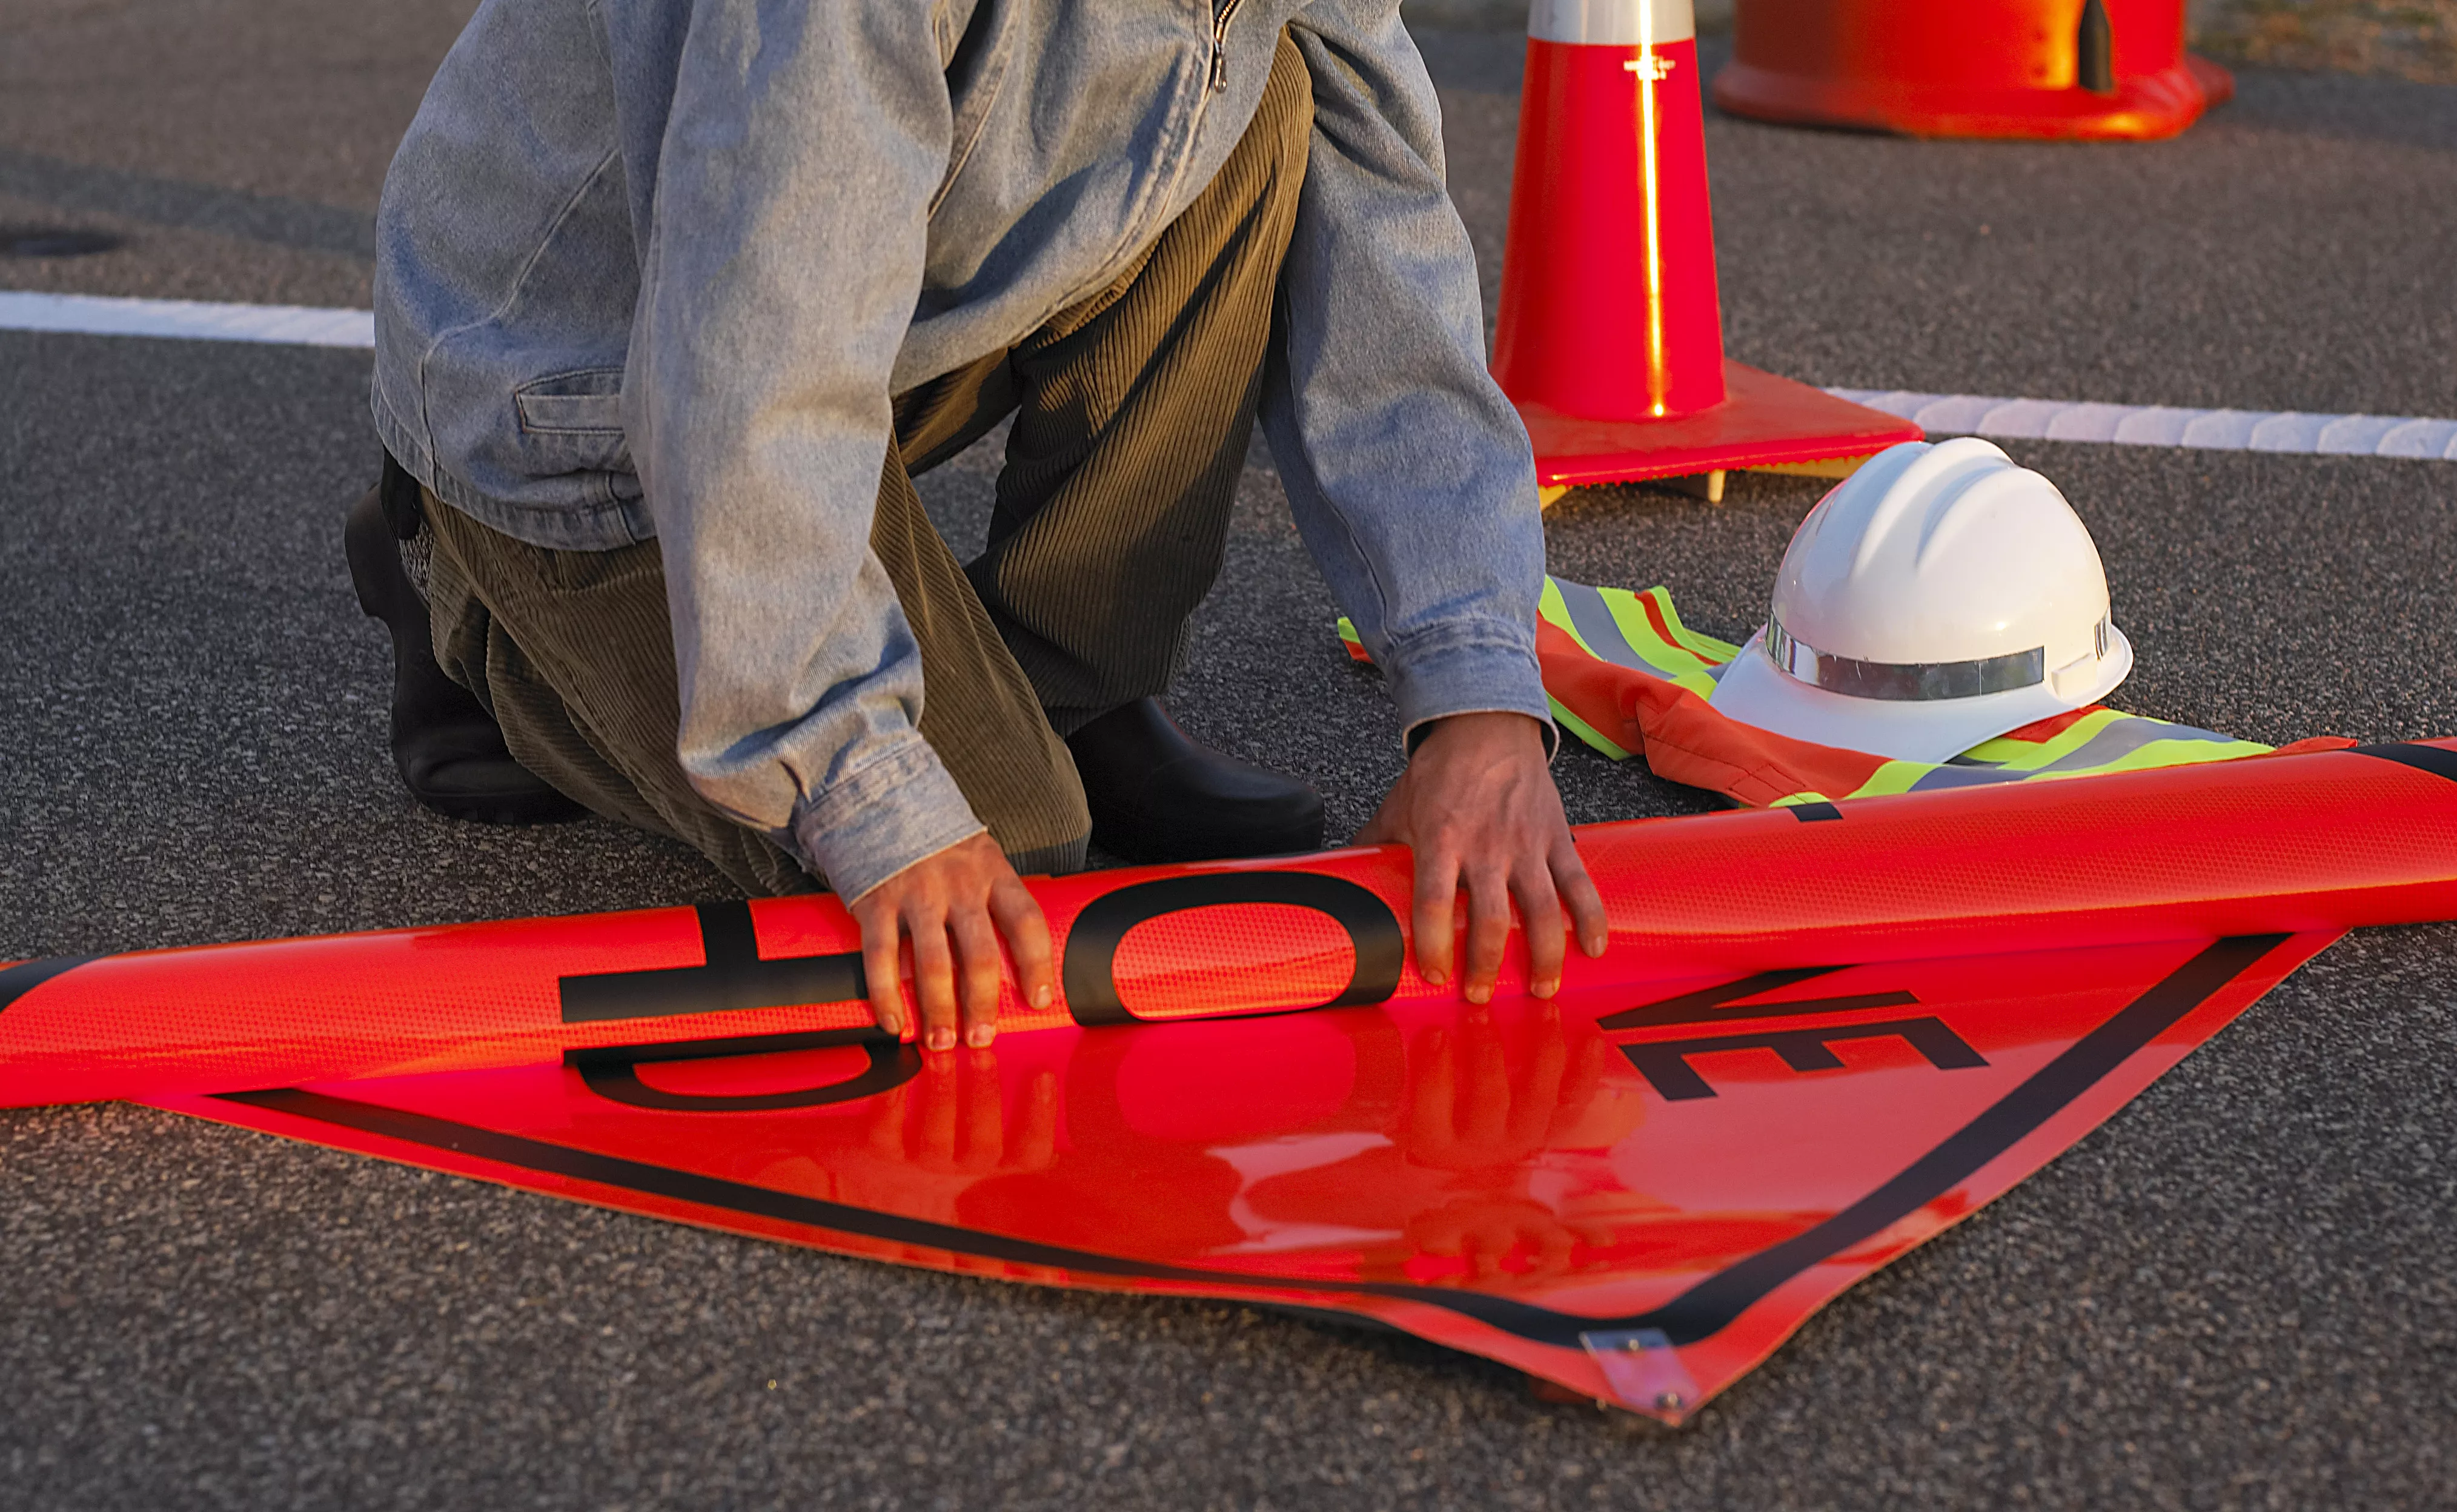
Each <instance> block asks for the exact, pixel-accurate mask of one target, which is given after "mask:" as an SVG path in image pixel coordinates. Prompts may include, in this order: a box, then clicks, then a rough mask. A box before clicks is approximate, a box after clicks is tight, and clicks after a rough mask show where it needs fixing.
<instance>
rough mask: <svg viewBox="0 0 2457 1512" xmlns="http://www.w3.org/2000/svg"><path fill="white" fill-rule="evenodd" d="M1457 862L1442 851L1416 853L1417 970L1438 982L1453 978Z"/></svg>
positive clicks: (1441, 982)
mask: <svg viewBox="0 0 2457 1512" xmlns="http://www.w3.org/2000/svg"><path fill="white" fill-rule="evenodd" d="M1457 901H1458V862H1457V860H1456V859H1455V858H1453V857H1451V856H1450V855H1448V854H1446V853H1443V852H1439V851H1419V852H1417V853H1416V901H1415V904H1414V909H1413V910H1412V914H1413V919H1412V922H1413V923H1414V928H1415V931H1416V970H1417V971H1418V972H1419V973H1420V974H1421V975H1422V976H1423V977H1424V979H1425V980H1426V981H1427V982H1429V983H1431V984H1434V985H1435V986H1437V987H1438V986H1440V985H1441V984H1443V983H1445V982H1448V981H1449V980H1450V979H1451V967H1452V965H1453V961H1452V956H1453V946H1454V945H1455V944H1456V932H1457V922H1456V920H1457V915H1456V912H1455V911H1454V910H1455V908H1456V904H1457Z"/></svg>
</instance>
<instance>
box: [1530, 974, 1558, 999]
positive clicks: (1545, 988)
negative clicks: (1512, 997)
mask: <svg viewBox="0 0 2457 1512" xmlns="http://www.w3.org/2000/svg"><path fill="white" fill-rule="evenodd" d="M1527 990H1528V991H1530V992H1533V993H1534V994H1536V995H1537V996H1538V997H1539V998H1549V997H1551V996H1552V995H1553V994H1554V993H1556V992H1559V991H1560V990H1561V983H1560V979H1559V978H1558V977H1557V978H1555V979H1554V980H1553V981H1550V982H1538V983H1537V984H1534V985H1532V986H1530V987H1529V988H1528V989H1527Z"/></svg>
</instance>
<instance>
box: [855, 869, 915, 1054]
mask: <svg viewBox="0 0 2457 1512" xmlns="http://www.w3.org/2000/svg"><path fill="white" fill-rule="evenodd" d="M868 901H869V900H866V899H865V900H864V902H865V903H867V902H868ZM854 920H855V922H857V923H858V924H860V925H861V975H862V982H863V984H864V985H866V986H867V987H869V989H870V1015H871V1017H872V1018H874V1019H877V1020H878V1026H879V1027H880V1028H882V1029H885V1030H886V1031H887V1032H888V1033H890V1034H893V1035H895V1036H896V1037H897V1038H898V1039H899V1040H900V1039H902V1038H904V1037H905V1036H906V1035H908V1034H910V1033H911V1032H912V1031H913V1025H911V1024H909V1023H908V1022H906V1020H905V1015H904V984H903V981H902V977H903V972H902V970H901V969H900V967H901V964H902V961H901V957H902V952H901V951H900V950H899V949H898V945H900V944H901V943H902V942H903V938H904V922H903V919H902V918H901V916H900V915H898V912H897V911H896V910H895V909H893V908H879V907H861V908H857V909H856V910H855V911H854Z"/></svg>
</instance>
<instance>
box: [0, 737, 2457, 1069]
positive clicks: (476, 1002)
mask: <svg viewBox="0 0 2457 1512" xmlns="http://www.w3.org/2000/svg"><path fill="white" fill-rule="evenodd" d="M1579 848H1580V855H1581V856H1582V857H1583V858H1584V859H1585V860H1586V863H1587V866H1588V869H1589V871H1590V872H1591V873H1592V875H1593V876H1594V878H1595V880H1596V882H1597V885H1598V887H1599V888H1600V890H1601V892H1602V894H1603V897H1604V900H1605V903H1606V907H1607V909H1608V911H1609V914H1610V918H1611V924H1612V938H1611V945H1610V948H1609V949H1608V950H1607V951H1606V953H1605V955H1604V956H1603V957H1602V958H1601V959H1600V960H1587V959H1585V958H1583V957H1580V956H1579V955H1577V954H1576V953H1575V952H1574V953H1573V954H1572V957H1571V960H1570V963H1569V968H1568V971H1567V973H1566V976H1565V980H1564V984H1563V985H1564V989H1565V990H1568V991H1576V990H1580V989H1585V988H1596V987H1607V986H1612V985H1614V984H1620V983H1624V982H1626V983H1640V982H1655V981H1661V980H1662V979H1664V978H1665V977H1666V976H1669V975H1677V974H1683V973H1696V974H1729V975H1744V974H1747V973H1753V972H1764V971H1772V970H1782V969H1786V968H1791V967H1805V966H1816V965H1826V964H1831V963H1836V962H1842V961H1851V962H1858V963H1868V962H1875V961H1885V960H1908V959H1912V958H1919V957H1935V956H1944V955H1957V954H1960V955H1968V954H1992V953H1999V952H2011V951H2022V950H2038V949H2054V948H2064V947H2071V946H2084V945H2114V944H2126V943H2136V942H2154V941H2162V940H2179V939H2191V938H2209V937H2217V936H2226V935H2243V934H2253V933H2272V932H2276V933H2291V932H2296V931H2307V930H2330V929H2343V928H2346V927H2351V926H2358V925H2368V924H2387V923H2407V922H2424V921H2431V920H2445V919H2450V918H2457V742H2450V741H2433V742H2417V743H2406V744H2396V745H2380V746H2368V747H2360V748H2356V749H2353V750H2347V751H2339V752H2326V753H2318V754H2310V755H2293V756H2274V757H2256V758H2251V759H2246V760H2241V761H2235V762H2229V763H2225V764H2224V765H2222V766H2205V767H2194V768H2185V769H2175V770H2166V771H2155V772H2141V773H2129V774H2121V775H2114V776H2103V777H2091V778H2088V779H2084V780H2078V781H2071V782H2044V783H2027V784H2015V785H2010V786H2004V787H1991V788H1976V789H1970V790H1964V791H1959V792H1950V793H1939V794H1929V795H1921V796H1917V797H1878V798H1869V799H1865V800H1859V801H1853V802H1847V803H1843V804H1840V805H1832V804H1808V805H1801V806H1795V807H1789V808H1782V809H1773V810H1763V811H1752V812H1743V813H1731V814H1716V815H1705V816H1700V817H1695V818H1674V819H1654V820H1639V821H1632V822H1626V823H1618V824H1604V825H1595V826H1590V827H1587V828H1584V829H1581V830H1580V832H1579ZM1031 885H1032V888H1033V891H1034V893H1035V894H1036V895H1037V896H1038V897H1039V898H1040V900H1041V902H1042V905H1043V908H1044V909H1045V910H1046V911H1047V913H1048V916H1049V922H1050V926H1051V929H1052V933H1053V935H1054V937H1055V940H1056V942H1057V945H1058V948H1059V952H1060V959H1061V963H1062V969H1061V979H1062V990H1061V996H1060V999H1059V1001H1058V1002H1057V1003H1056V1004H1055V1005H1053V1006H1052V1007H1050V1008H1047V1009H1043V1010H1037V1011H1036V1010H1034V1009H1032V1008H1031V1007H1029V1006H1028V1005H1025V1004H1024V1003H1023V1002H1022V1000H1021V999H1020V998H1018V997H1017V996H1016V994H1015V993H1014V990H1013V987H1012V984H1009V988H1008V992H1007V996H1006V1001H1005V1002H1004V1004H1003V1005H1002V1007H1001V1029H1002V1032H1004V1033H1009V1034H1012V1033H1018V1032H1030V1031H1033V1030H1036V1029H1042V1028H1050V1027H1058V1026H1063V1025H1081V1026H1084V1027H1099V1026H1102V1025H1117V1024H1127V1023H1134V1022H1148V1021H1153V1020H1162V1019H1178V1018H1225V1017H1236V1016H1243V1015H1253V1014H1273V1013H1289V1012H1300V1011H1305V1010H1309V1009H1313V1008H1322V1007H1332V1006H1350V1005H1372V1004H1379V1003H1389V1004H1404V1003H1407V1002H1410V1001H1431V1000H1447V999H1449V998H1451V997H1452V996H1454V995H1455V994H1456V986H1453V985H1444V986H1440V987H1435V986H1433V985H1431V984H1427V983H1426V982H1425V981H1424V980H1423V979H1422V978H1421V977H1420V976H1418V974H1417V973H1416V970H1415V968H1414V961H1413V952H1412V951H1410V950H1409V948H1408V945H1409V941H1408V928H1409V924H1408V921H1409V872H1408V858H1407V856H1406V855H1405V853H1404V852H1400V851H1397V850H1395V849H1393V848H1387V847H1386V848H1379V849H1364V850H1354V851H1334V852H1329V853H1325V854H1320V855H1314V856H1307V857H1298V858H1290V859H1284V860H1265V861H1249V862H1236V863H1223V864H1212V865H1203V866H1189V867H1171V868H1155V869H1142V870H1130V871H1114V872H1100V873H1092V874H1086V875H1083V876H1078V877H1071V878H1060V879H1050V880H1038V881H1035V882H1033V883H1032V884H1031ZM1522 982H1523V956H1522V955H1520V954H1519V953H1518V951H1517V950H1516V949H1515V948H1514V952H1513V960H1512V963H1511V964H1510V965H1509V966H1508V967H1506V968H1505V980H1504V982H1503V984H1502V990H1503V991H1504V992H1505V993H1507V992H1509V991H1511V990H1513V988H1514V986H1516V985H1517V984H1519V983H1522ZM864 993H865V985H864V982H863V977H862V971H861V964H860V957H859V955H858V934H857V930H856V928H855V926H854V924H853V922H852V921H851V919H850V917H849V916H848V915H847V914H846V913H845V911H844V909H843V907H842V906H841V905H840V904H839V903H838V902H836V901H835V900H834V899H832V898H827V897H823V896H818V897H809V898H795V899H773V900H761V901H754V902H751V903H748V904H742V903H722V904H711V905H706V906H703V907H701V908H698V909H690V908H669V909H656V910H649V911H644V912H637V913H621V914H603V915H593V916H587V917H580V918H568V919H547V920H528V921H520V922H502V923H485V924H466V925H454V926H449V927H441V928H426V929H406V930H395V931H387V932H383V933H377V934H361V935H342V936H333V937H327V938H321V939H309V940H294V941H283V942H270V943H262V944H238V945H215V946H204V947H196V948H190V949H179V950H164V951H150V952H140V953H135V954H130V955H118V956H106V957H100V958H93V959H52V960H44V961H34V962H28V963H20V964H17V965H14V966H10V967H6V968H0V1106H27V1105H32V1104H42V1103H62V1102H81V1101H92V1100H97V1099H105V1098H143V1097H149V1096H163V1095H174V1094H181V1093H201V1092H217V1091H237V1090H245V1089H249V1088H256V1087H289V1086H295V1085H298V1084H300V1083H304V1082H311V1081H330V1080H342V1079H355V1078H364V1077H376V1076H397V1075H406V1074H413V1073H421V1072H431V1071H443V1070H477V1069H483V1068H486V1067H506V1066H516V1065H525V1064H532V1063H535V1062H538V1061H542V1060H549V1061H550V1060H553V1059H556V1058H557V1057H559V1056H561V1055H562V1054H563V1053H564V1052H565V1051H567V1050H577V1049H583V1048H602V1047H606V1046H627V1045H645V1044H657V1043H666V1042H675V1041H686V1040H695V1039H703V1038H714V1037H741V1036H755V1035H766V1034H779V1033H794V1032H808V1031H814V1030H827V1029H857V1028H859V1027H860V1026H862V1025H867V1024H868V1023H869V1022H870V1014H869V1010H868V1007H867V1005H866V1004H865V1003H864V1001H863V997H864Z"/></svg>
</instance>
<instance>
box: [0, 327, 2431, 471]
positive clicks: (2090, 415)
mask: <svg viewBox="0 0 2457 1512" xmlns="http://www.w3.org/2000/svg"><path fill="white" fill-rule="evenodd" d="M0 331H63V332H73V333H76V334H79V335H85V336H156V337H170V338H173V339H180V340H187V341H200V342H281V343H285V344H288V345H293V346H344V347H360V348H370V347H373V346H374V345H375V344H376V321H375V316H374V314H373V313H372V312H370V311H366V310H331V309H313V308H309V307H307V306H305V305H298V304H214V303H207V302H204V301H201V300H111V299H100V298H96V297H95V296H93V295H87V294H27V293H16V292H11V291H8V290H0ZM1827 393H1829V394H1834V395H1838V396H1840V397H1841V398H1844V399H1848V400H1850V401H1852V402H1854V403H1855V404H1867V405H1868V406H1869V407H1870V408H1872V409H1882V410H1884V411H1885V412H1886V413H1888V414H1889V415H1900V416H1902V417H1903V418H1904V419H1905V420H1910V421H1913V422H1916V423H1917V424H1918V425H1920V427H1921V428H1922V429H1924V430H1926V431H1928V432H1929V433H1930V434H1931V435H1940V436H2008V437H2018V438H2022V439H2026V440H2033V441H2100V442H2113V443H2116V444H2117V445H2131V446H2185V447H2192V448H2196V449H2200V450H2207V451H2280V452H2292V453H2300V454H2302V455H2307V456H2348V457H2421V458H2428V459H2433V460H2437V461H2441V462H2457V420H2432V419H2427V418H2423V417H2419V416H2410V415H2310V414H2304V413H2302V412H2300V411H2295V410H2284V411H2269V410H2251V409H2176V408H2171V407H2169V406H2167V405H2163V404H2088V403H2084V402H2081V401H2077V400H2058V399H1991V398H1987V397H1985V396H1982V395H1977V394H1914V393H1911V392H1910V391H1909V390H1906V389H1898V388H1897V389H1886V388H1829V389H1827Z"/></svg>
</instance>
